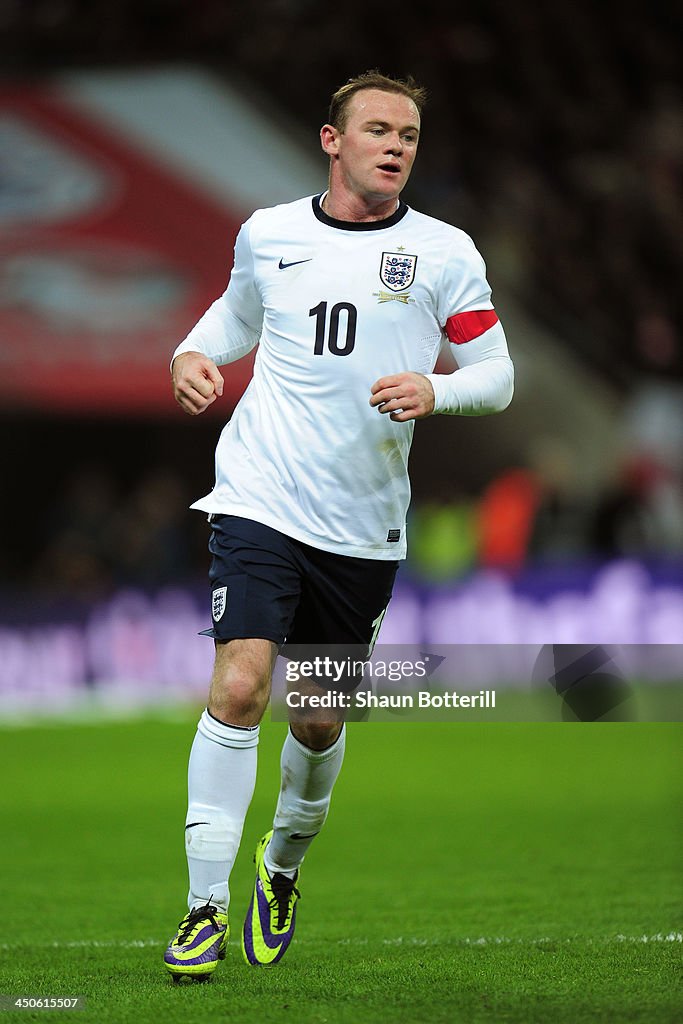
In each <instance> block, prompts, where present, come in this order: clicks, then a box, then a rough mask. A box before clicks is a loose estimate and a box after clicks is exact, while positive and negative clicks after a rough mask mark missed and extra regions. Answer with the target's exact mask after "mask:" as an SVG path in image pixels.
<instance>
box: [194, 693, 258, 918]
mask: <svg viewBox="0 0 683 1024" xmlns="http://www.w3.org/2000/svg"><path fill="white" fill-rule="evenodd" d="M258 737H259V727H258V725H256V726H253V727H252V728H241V727H240V726H235V725H224V724H223V722H219V721H218V720H217V719H216V718H212V716H211V715H210V714H209V712H208V710H206V711H204V713H203V715H202V717H201V718H200V719H199V722H198V724H197V734H196V736H195V738H194V743H193V744H192V750H191V751H190V764H189V768H188V776H187V781H188V795H189V805H188V810H187V818H186V819H185V852H186V853H187V866H188V871H189V874H190V892H189V895H188V906H189V908H190V910H192V909H193V907H198V906H201V905H202V904H204V903H206V902H207V900H209V898H210V899H211V902H212V903H214V904H215V905H216V906H217V907H220V909H221V910H223V911H225V912H227V909H228V903H229V901H230V890H229V887H228V878H229V876H230V872H231V870H232V866H233V864H234V863H235V857H236V856H237V850H238V848H239V845H240V840H241V838H242V829H243V828H244V819H245V818H246V815H247V810H248V809H249V804H250V803H251V798H252V796H253V795H254V785H255V783H256V754H257V750H256V748H257V744H258Z"/></svg>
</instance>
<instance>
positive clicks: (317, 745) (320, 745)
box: [291, 722, 342, 750]
mask: <svg viewBox="0 0 683 1024" xmlns="http://www.w3.org/2000/svg"><path fill="white" fill-rule="evenodd" d="M291 729H292V732H293V734H294V736H295V738H296V739H298V741H299V743H303V745H304V746H305V747H309V748H310V749H311V750H325V749H326V748H327V747H331V746H332V744H333V743H335V742H336V741H337V739H338V738H339V733H340V732H341V730H342V723H341V722H296V723H292V724H291Z"/></svg>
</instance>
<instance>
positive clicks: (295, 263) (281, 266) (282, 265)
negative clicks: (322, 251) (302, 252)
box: [278, 256, 313, 270]
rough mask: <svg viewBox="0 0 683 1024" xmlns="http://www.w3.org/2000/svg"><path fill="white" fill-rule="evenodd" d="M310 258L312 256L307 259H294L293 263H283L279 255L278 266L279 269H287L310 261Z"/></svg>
mask: <svg viewBox="0 0 683 1024" xmlns="http://www.w3.org/2000/svg"><path fill="white" fill-rule="evenodd" d="M312 259H313V257H312V256H311V257H309V259H307V260H294V262H293V263H283V262H282V257H280V262H279V263H278V267H279V269H280V270H287V268H288V267H297V266H298V265H299V264H300V263H310V262H311V260H312Z"/></svg>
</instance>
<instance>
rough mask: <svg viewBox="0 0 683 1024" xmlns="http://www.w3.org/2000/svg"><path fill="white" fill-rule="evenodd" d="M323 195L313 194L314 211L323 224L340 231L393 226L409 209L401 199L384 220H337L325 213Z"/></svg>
mask: <svg viewBox="0 0 683 1024" xmlns="http://www.w3.org/2000/svg"><path fill="white" fill-rule="evenodd" d="M323 195H324V193H323V192H321V193H320V195H319V196H313V213H314V214H315V216H316V217H317V218H318V220H319V221H320V222H321V223H322V224H327V226H328V227H330V228H339V230H340V231H381V230H382V229H383V228H393V226H394V224H398V222H399V221H400V220H403V218H404V217H405V215H406V214H407V212H408V209H409V207H408V206H407V205H406V204H405V203H404V202H401V200H399V203H398V209H397V210H396V211H395V212H394V213H392V215H391V217H385V218H384V220H336V219H335V218H334V217H330V216H329V215H328V214H327V213H325V211H324V210H323V208H322V206H321V205H320V200H321V199H322V197H323Z"/></svg>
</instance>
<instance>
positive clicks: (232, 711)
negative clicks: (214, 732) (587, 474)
mask: <svg viewBox="0 0 683 1024" xmlns="http://www.w3.org/2000/svg"><path fill="white" fill-rule="evenodd" d="M267 703H268V685H267V681H266V682H264V681H263V680H260V679H252V678H248V677H242V678H236V679H235V678H233V679H230V680H225V681H220V680H215V679H214V681H213V683H212V686H211V695H210V697H209V711H210V712H211V714H212V715H214V717H215V718H218V719H220V720H221V721H223V722H229V723H231V724H233V725H257V724H258V723H259V722H260V720H261V718H262V716H263V712H264V711H265V708H266V704H267Z"/></svg>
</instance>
